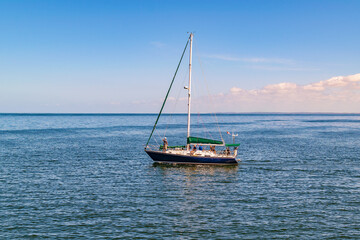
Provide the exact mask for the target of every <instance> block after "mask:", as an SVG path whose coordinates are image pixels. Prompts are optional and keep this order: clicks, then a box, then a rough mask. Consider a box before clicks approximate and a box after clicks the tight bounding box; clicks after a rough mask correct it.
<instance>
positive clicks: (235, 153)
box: [234, 147, 239, 156]
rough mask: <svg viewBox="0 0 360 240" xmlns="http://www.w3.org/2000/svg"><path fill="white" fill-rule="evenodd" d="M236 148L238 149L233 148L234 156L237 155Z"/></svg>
mask: <svg viewBox="0 0 360 240" xmlns="http://www.w3.org/2000/svg"><path fill="white" fill-rule="evenodd" d="M238 148H239V147H235V148H234V155H235V156H236V155H237V151H238Z"/></svg>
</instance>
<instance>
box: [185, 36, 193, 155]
mask: <svg viewBox="0 0 360 240" xmlns="http://www.w3.org/2000/svg"><path fill="white" fill-rule="evenodd" d="M193 36H194V35H193V33H190V56H189V87H188V119H187V121H188V122H187V139H188V138H189V137H190V107H191V62H192V40H193ZM186 149H187V150H190V144H187V145H186Z"/></svg>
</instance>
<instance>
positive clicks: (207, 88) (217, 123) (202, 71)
mask: <svg viewBox="0 0 360 240" xmlns="http://www.w3.org/2000/svg"><path fill="white" fill-rule="evenodd" d="M194 49H195V51H196V55H197V57H198V62H199V65H200V70H201V74H202V75H203V78H204V82H205V86H206V90H207V93H208V96H209V99H210V102H211V105H213V106H214V101H213V99H212V96H211V95H210V91H209V87H208V84H207V81H206V78H205V74H204V70H203V68H202V64H201V61H200V55H199V54H198V49H197V45H196V43H195V44H194ZM213 114H214V117H215V122H216V126H217V127H218V131H219V134H220V138H221V140H222V141H223V142H224V139H223V137H222V134H221V130H220V126H219V122H218V119H217V116H216V113H215V112H214V113H213Z"/></svg>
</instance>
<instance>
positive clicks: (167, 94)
mask: <svg viewBox="0 0 360 240" xmlns="http://www.w3.org/2000/svg"><path fill="white" fill-rule="evenodd" d="M190 37H191V35H190V36H189V38H188V40H187V42H186V45H185V48H184V51H183V53H182V55H181V58H180V61H179V64H178V66H177V68H176V71H175V74H174V77H173V79H172V81H171V84H170V87H169V90H168V91H167V93H166V96H165V99H164V102H163V104H162V106H161V109H160V112H159V115H158V116H157V119H156V121H155V124H154V127H153V129H152V131H151V134H150V136H149V139H148V140H147V142H146V147H147V145H148V144H149V142H150V139H151V137H152V135H153V133H154V130H155V128H156V124H157V123H158V121H159V118H160V115H161V113H162V110H163V109H164V106H165V103H166V100H167V98H168V96H169V93H170V90H171V87H172V85H173V83H174V80H175V77H176V74H177V72H178V70H179V67H180V63H181V61H182V59H183V57H184V54H185V50H186V48H187V46H188V44H189V41H190ZM146 147H145V148H146Z"/></svg>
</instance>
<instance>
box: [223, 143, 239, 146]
mask: <svg viewBox="0 0 360 240" xmlns="http://www.w3.org/2000/svg"><path fill="white" fill-rule="evenodd" d="M225 146H226V147H238V146H240V143H227V144H225Z"/></svg>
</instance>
